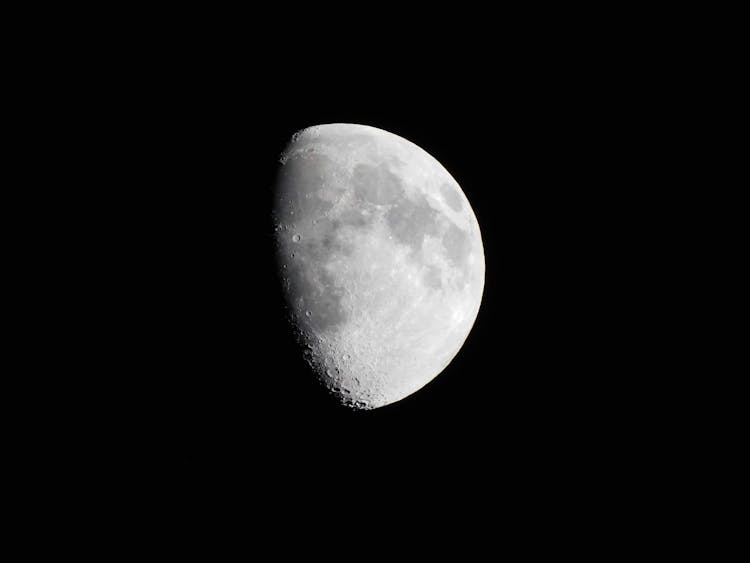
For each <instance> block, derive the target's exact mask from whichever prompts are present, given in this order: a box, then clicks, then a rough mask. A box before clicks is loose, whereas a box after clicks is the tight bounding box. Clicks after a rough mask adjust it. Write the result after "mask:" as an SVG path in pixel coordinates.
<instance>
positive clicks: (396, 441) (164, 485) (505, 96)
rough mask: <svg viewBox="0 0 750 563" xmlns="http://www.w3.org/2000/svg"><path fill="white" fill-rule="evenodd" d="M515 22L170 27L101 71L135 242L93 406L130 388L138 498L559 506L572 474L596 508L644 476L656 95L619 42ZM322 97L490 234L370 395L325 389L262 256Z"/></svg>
mask: <svg viewBox="0 0 750 563" xmlns="http://www.w3.org/2000/svg"><path fill="white" fill-rule="evenodd" d="M522 35H523V34H520V33H519V34H516V35H514V36H512V37H513V39H514V40H513V41H511V40H509V39H507V38H506V39H498V40H497V42H495V43H494V44H493V40H490V39H487V41H488V43H485V44H480V45H478V46H477V47H476V49H475V50H470V49H461V50H457V49H453V48H452V45H453V44H451V43H450V42H439V43H440V45H443V46H442V47H436V46H435V45H432V46H431V47H429V48H427V47H425V44H420V43H419V41H416V42H415V43H416V44H415V45H410V46H409V47H408V51H406V52H407V53H409V56H403V55H399V53H402V51H401V50H400V49H399V50H395V49H393V50H382V51H378V50H377V49H376V50H367V51H360V50H357V49H354V50H353V52H352V53H349V54H348V56H347V57H343V56H342V57H334V58H333V59H330V58H329V59H325V58H321V56H320V53H319V52H316V51H313V50H309V49H308V50H306V49H303V48H299V49H297V48H295V47H290V48H287V49H284V50H278V51H277V50H274V49H273V48H270V47H268V45H264V44H262V42H259V43H257V44H253V49H252V50H251V51H252V53H253V55H252V56H251V57H249V58H247V59H243V58H242V57H236V56H234V57H230V56H227V57H223V56H222V53H229V52H230V49H227V51H222V50H221V49H218V54H217V53H216V52H215V51H212V53H213V54H212V55H211V56H205V53H204V51H203V50H202V49H198V48H196V49H195V50H194V51H187V52H185V51H180V53H181V56H180V57H175V56H173V53H172V51H170V49H165V50H159V51H158V55H157V54H154V53H149V55H148V56H147V57H145V59H144V60H146V61H147V62H144V64H143V66H142V67H140V68H138V69H137V73H136V74H137V76H138V80H135V81H130V80H120V79H118V77H113V78H112V79H111V83H108V84H107V85H105V86H103V88H104V89H105V90H106V91H114V90H116V93H117V94H116V97H114V98H113V100H116V102H115V101H113V102H112V105H111V106H110V107H108V108H107V114H106V115H107V116H111V117H108V118H107V119H108V120H107V121H106V122H105V125H106V126H107V127H114V128H116V129H117V130H121V131H122V140H121V142H120V143H118V144H117V145H116V148H114V147H113V149H112V152H117V155H116V162H117V165H116V166H117V168H116V170H117V174H116V176H117V178H118V180H119V181H118V182H117V187H116V189H115V190H114V194H115V195H114V197H113V198H111V199H110V198H108V201H112V202H113V203H110V205H111V216H112V217H113V218H114V217H116V218H117V220H118V221H121V223H118V224H120V225H122V227H121V232H120V233H119V235H118V240H117V243H116V248H117V251H118V252H119V254H118V255H119V256H123V257H124V258H125V260H123V265H122V266H119V267H118V266H115V268H114V270H113V271H112V272H111V275H112V277H113V279H116V282H117V284H118V287H119V288H121V289H120V290H119V291H118V292H117V300H118V311H119V313H118V314H119V315H121V317H122V324H121V330H120V331H119V332H118V335H119V336H118V337H117V338H116V340H117V349H118V352H117V355H116V356H115V358H116V360H115V364H116V365H115V368H114V370H113V371H114V374H115V375H114V377H113V378H112V380H111V381H114V383H113V384H111V385H110V382H111V381H109V380H108V383H107V384H106V389H107V393H108V394H107V397H108V399H106V400H104V401H102V402H101V408H102V409H104V410H106V409H108V408H109V407H110V406H112V407H118V408H119V407H123V406H124V408H123V409H122V410H121V411H119V410H118V412H122V413H123V414H122V415H120V416H119V422H118V424H119V433H118V436H119V438H118V439H119V440H120V441H119V442H117V443H118V444H123V446H124V447H121V448H115V449H116V450H117V451H118V453H117V454H116V459H115V461H114V463H115V464H120V465H122V466H123V467H127V468H128V469H127V471H128V475H130V476H131V477H132V480H133V482H143V483H146V485H147V489H148V490H149V491H152V492H153V493H152V500H156V501H158V500H159V499H169V500H168V501H167V500H165V502H166V503H167V504H169V505H170V506H171V507H172V509H175V508H176V509H177V512H183V513H186V514H189V513H191V511H192V510H196V508H195V507H196V506H198V505H199V504H200V503H202V502H209V503H215V502H219V503H223V504H224V505H225V510H228V511H230V512H231V511H234V510H236V511H240V512H242V511H243V510H251V509H250V508H248V507H251V506H253V507H256V508H257V507H258V506H262V507H263V510H264V511H265V514H267V515H268V518H274V517H279V518H281V517H283V516H284V514H285V513H286V512H285V511H286V510H287V509H288V507H289V506H290V505H291V504H293V505H294V506H295V507H296V508H295V510H302V511H303V512H304V514H305V515H306V517H309V518H313V519H314V518H315V517H316V516H315V514H316V510H317V508H316V507H319V506H323V505H325V506H330V505H336V506H341V507H349V508H351V510H355V508H356V507H368V506H386V507H391V508H392V509H393V511H395V512H396V513H400V512H401V511H407V513H408V511H409V510H410V507H413V506H417V505H418V506H420V507H421V508H425V507H426V508H427V509H428V511H429V509H430V507H434V508H435V510H436V511H438V513H439V511H440V510H441V509H442V508H441V507H444V506H445V505H446V504H447V503H449V502H459V503H479V504H480V505H482V506H486V507H487V508H488V509H489V510H492V509H493V507H494V508H497V507H499V506H508V505H512V506H514V507H515V508H514V512H513V514H512V515H510V516H512V518H511V520H513V521H516V522H522V521H523V519H524V518H525V517H530V515H531V514H533V513H534V511H535V508H534V507H536V506H541V505H543V506H545V510H546V511H548V513H549V514H550V515H551V517H555V516H559V517H564V513H565V512H566V511H568V510H570V509H571V507H572V506H577V503H580V502H582V500H581V499H582V498H584V497H585V498H586V499H587V501H586V502H587V503H588V504H587V506H588V507H589V509H590V510H593V511H594V512H595V511H596V510H598V509H597V506H598V504H599V503H604V504H606V503H608V502H611V501H612V498H613V495H616V496H618V497H620V498H622V497H626V496H627V495H628V494H630V493H634V492H635V491H636V490H637V488H638V482H639V481H638V479H639V475H641V474H642V473H641V472H642V471H643V467H642V465H640V463H641V460H642V459H643V458H642V456H636V457H634V456H632V455H630V453H631V452H632V451H633V449H634V448H638V451H639V452H640V453H641V454H642V453H643V452H644V448H646V450H649V449H653V450H655V449H657V448H658V447H660V446H659V444H660V440H659V439H658V438H654V436H649V438H648V439H647V440H646V439H644V437H645V436H646V434H647V432H648V430H647V426H648V421H650V420H653V416H654V415H653V413H652V411H651V407H652V401H656V400H657V399H655V398H654V399H652V397H655V396H656V393H655V392H654V391H655V390H654V388H653V383H652V382H651V380H650V379H649V378H648V376H647V373H648V369H651V368H652V367H653V366H644V364H643V363H641V361H642V357H643V356H642V353H641V352H639V353H638V354H636V353H635V351H636V350H638V351H642V350H643V349H644V348H648V347H650V346H654V345H655V343H654V341H653V340H648V339H646V338H645V337H642V336H640V333H639V331H638V330H637V323H638V319H637V318H634V315H637V313H634V311H635V310H636V309H637V306H638V298H639V297H638V296H639V292H640V288H641V287H642V286H643V284H645V283H647V282H648V280H647V278H644V277H643V275H642V274H641V273H640V272H639V273H634V271H633V270H631V269H629V268H628V267H627V264H628V263H629V262H630V261H631V260H632V259H633V257H632V256H631V255H630V254H629V252H630V251H629V250H628V245H629V244H630V243H632V241H633V240H636V239H638V237H639V236H640V234H639V221H642V220H643V219H642V218H636V217H634V216H633V215H632V213H631V210H632V209H633V206H634V205H640V206H641V208H640V211H643V208H642V205H643V201H647V199H648V185H649V184H648V181H646V180H644V177H643V174H642V171H643V168H644V164H643V163H644V162H646V161H648V159H650V158H653V156H652V153H651V152H650V151H649V149H648V147H646V148H644V144H643V143H638V142H635V138H636V137H637V135H638V132H639V127H640V126H641V120H642V115H643V114H642V110H643V104H644V102H643V96H644V95H645V94H644V92H643V91H642V90H640V89H639V88H640V87H639V86H637V85H634V84H633V83H629V82H628V81H627V80H623V78H622V76H623V74H622V69H623V64H624V63H623V62H622V60H621V58H620V57H621V54H620V53H619V51H618V49H617V48H616V46H614V47H613V48H611V49H608V50H606V51H601V52H600V51H597V50H595V49H594V50H592V49H591V48H590V44H586V43H585V42H584V44H582V45H580V46H579V45H577V43H576V41H573V40H571V41H570V42H568V43H566V44H565V45H566V48H565V49H564V50H561V49H558V48H557V47H558V44H557V43H556V42H555V41H554V40H552V41H549V42H546V43H540V42H538V41H530V42H529V43H528V44H525V43H523V41H524V40H525V36H522ZM334 43H335V42H334ZM342 44H344V45H345V44H346V42H343V43H342ZM519 45H523V47H522V48H521V47H519ZM266 47H268V52H266V51H265V49H266ZM579 47H580V48H579ZM506 48H507V49H506ZM340 49H343V47H340ZM344 50H345V49H344ZM613 68H614V69H618V71H617V72H611V69H613ZM649 103H651V102H649ZM331 122H350V123H361V124H366V125H371V126H375V127H379V128H382V129H385V130H387V131H391V132H393V133H396V134H398V135H400V136H402V137H404V138H406V139H409V140H411V141H413V142H414V143H416V144H417V145H419V146H421V147H422V148H424V149H425V150H426V151H428V152H429V153H430V154H432V155H433V156H434V157H435V158H437V159H438V160H439V161H440V162H441V163H442V164H443V165H444V166H445V167H446V168H447V169H448V171H449V172H450V173H451V174H452V175H453V176H454V177H455V178H456V180H457V181H458V183H459V184H460V186H461V187H462V189H463V190H464V192H465V194H466V196H467V197H468V199H469V201H470V203H471V205H472V207H473V209H474V212H475V214H476V216H477V219H478V221H479V225H480V228H481V231H482V237H483V243H484V250H485V259H486V280H485V290H484V297H483V302H482V306H481V309H480V311H479V316H478V318H477V321H476V324H475V326H474V328H473V330H472V332H471V333H470V335H469V337H468V339H467V341H466V343H465V345H464V346H463V348H462V349H461V351H460V352H459V354H458V355H457V356H456V358H455V359H454V360H453V362H452V363H451V364H450V365H449V366H448V367H447V368H446V369H445V371H444V372H443V373H442V374H441V375H440V376H439V377H437V378H436V379H435V380H433V381H432V382H431V383H430V384H428V385H427V386H426V387H425V388H423V389H422V390H420V391H419V392H417V393H415V394H414V395H412V396H410V397H408V398H406V399H404V400H402V401H400V402H398V403H395V404H393V405H389V406H387V407H383V408H380V409H376V410H374V411H370V412H352V411H348V410H346V409H344V408H342V407H339V406H337V405H336V404H334V403H332V402H331V401H330V400H329V399H328V398H327V397H326V396H325V395H324V394H323V393H322V391H321V390H320V389H319V388H318V387H317V384H316V383H315V382H314V380H313V378H312V377H311V375H310V374H309V373H308V372H307V371H306V368H305V365H304V363H303V361H302V359H301V356H300V354H299V353H298V351H297V350H296V349H295V348H294V346H293V345H292V342H291V339H290V335H289V332H288V330H287V327H286V326H285V325H284V321H283V315H282V310H281V304H280V301H279V294H278V284H277V281H276V278H275V273H274V270H273V265H272V258H273V257H272V240H271V226H270V216H269V206H270V195H271V189H272V184H273V178H274V174H275V171H276V163H277V158H278V155H279V153H280V152H281V150H282V149H283V148H284V145H285V143H286V142H287V141H288V139H289V138H290V136H291V135H292V134H293V133H294V132H295V131H297V130H299V129H302V128H304V127H307V126H310V125H314V124H319V123H331ZM656 134H657V135H658V131H657V133H656ZM122 141H124V142H122ZM634 202H637V203H634ZM646 213H648V211H647V210H646ZM639 217H642V215H641V216H639ZM103 219H104V221H106V220H107V216H105V217H103ZM646 368H648V369H646ZM615 485H616V486H615ZM269 498H270V499H271V500H266V499H269ZM290 503H291V504H290ZM459 514H460V512H459ZM454 516H455V514H454ZM510 516H509V513H508V512H507V511H506V512H505V513H504V518H508V517H510Z"/></svg>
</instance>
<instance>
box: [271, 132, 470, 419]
mask: <svg viewBox="0 0 750 563" xmlns="http://www.w3.org/2000/svg"><path fill="white" fill-rule="evenodd" d="M273 219H274V240H275V244H276V256H277V260H278V268H279V273H280V278H281V283H282V288H283V293H284V297H285V300H286V304H287V310H288V315H289V319H290V321H291V326H292V328H293V330H294V331H295V334H296V336H297V340H298V342H299V344H300V345H301V346H302V348H303V353H304V357H305V359H306V361H307V362H308V364H309V365H310V366H311V368H312V369H313V372H314V373H315V374H316V375H317V377H318V378H319V379H320V381H321V382H322V383H323V384H324V385H325V387H326V388H327V389H328V390H329V391H330V392H331V393H332V395H333V396H334V397H336V398H337V399H338V400H339V401H340V402H341V403H342V404H343V405H345V406H348V407H350V408H353V409H357V410H368V409H374V408H379V407H382V406H384V405H388V404H391V403H394V402H396V401H399V400H401V399H403V398H404V397H407V396H409V395H411V394H412V393H414V392H415V391H417V390H419V389H421V388H422V387H424V386H425V385H426V384H427V383H429V382H430V381H431V380H432V379H434V378H435V377H436V376H437V375H438V374H439V373H440V372H441V371H443V369H445V367H446V366H447V365H448V364H449V363H450V362H451V360H452V359H453V358H454V357H455V356H456V354H457V353H458V351H459V350H460V349H461V347H462V346H463V343H464V342H465V340H466V338H467V336H468V335H469V332H470V331H471V328H472V326H473V325H474V321H475V319H476V316H477V313H478V311H479V307H480V304H481V300H482V292H483V290H484V271H485V264H484V248H483V246H482V237H481V233H480V230H479V224H478V223H477V219H476V217H475V215H474V212H473V210H472V208H471V205H470V204H469V201H468V200H467V198H466V196H465V195H464V193H463V191H462V190H461V188H460V187H459V185H458V183H457V182H456V180H454V179H453V177H452V176H451V175H450V174H449V173H448V171H447V170H446V169H445V168H444V167H443V166H442V165H441V164H440V163H439V162H438V161H437V160H436V159H435V158H433V157H432V156H431V155H429V154H428V153H427V152H426V151H424V150H423V149H421V148H420V147H418V146H417V145H415V144H414V143H411V142H409V141H407V140H406V139H403V138H402V137H399V136H398V135H395V134H393V133H389V132H387V131H384V130H382V129H377V128H375V127H369V126H366V125H355V124H348V123H333V124H325V125H316V126H313V127H309V128H307V129H304V130H302V131H299V132H298V133H296V134H295V135H294V136H293V137H292V139H291V141H290V142H289V144H288V145H287V147H286V149H285V150H284V152H283V153H282V155H281V158H280V167H279V171H278V176H277V179H276V184H275V187H274V206H273Z"/></svg>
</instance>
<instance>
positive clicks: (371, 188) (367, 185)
mask: <svg viewBox="0 0 750 563" xmlns="http://www.w3.org/2000/svg"><path fill="white" fill-rule="evenodd" d="M352 183H353V185H354V192H355V193H356V194H357V197H358V198H359V199H361V200H363V201H366V202H369V203H374V204H375V205H385V204H387V203H391V202H392V201H394V200H395V199H396V198H397V197H398V196H399V195H400V194H401V193H402V192H403V188H402V187H401V181H400V180H399V179H398V176H396V175H395V174H394V173H393V172H391V171H390V170H389V169H388V167H387V166H384V165H381V166H371V165H369V164H358V165H357V166H355V167H354V174H353V177H352Z"/></svg>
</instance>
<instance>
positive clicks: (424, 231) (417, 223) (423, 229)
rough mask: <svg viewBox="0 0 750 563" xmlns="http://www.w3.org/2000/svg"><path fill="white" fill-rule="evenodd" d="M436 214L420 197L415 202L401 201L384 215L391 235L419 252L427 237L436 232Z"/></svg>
mask: <svg viewBox="0 0 750 563" xmlns="http://www.w3.org/2000/svg"><path fill="white" fill-rule="evenodd" d="M437 216H438V214H437V212H436V211H435V210H434V209H433V208H432V207H430V205H429V204H428V203H427V200H426V199H425V198H424V196H422V195H418V196H417V200H416V201H412V200H410V199H402V200H401V201H399V202H398V203H397V204H395V205H394V206H393V207H391V208H390V209H389V210H388V212H387V213H386V221H387V222H388V226H389V227H390V230H391V233H392V234H393V236H394V237H395V238H396V240H397V241H399V242H400V243H402V244H405V245H407V246H410V247H411V248H412V250H413V251H414V252H419V251H420V250H421V248H422V243H423V242H424V237H425V236H427V235H436V234H437V232H438V224H437Z"/></svg>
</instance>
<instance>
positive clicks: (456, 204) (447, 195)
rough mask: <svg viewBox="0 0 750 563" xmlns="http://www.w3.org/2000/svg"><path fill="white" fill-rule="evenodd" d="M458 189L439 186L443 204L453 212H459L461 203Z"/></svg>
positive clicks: (445, 185) (449, 186) (450, 186)
mask: <svg viewBox="0 0 750 563" xmlns="http://www.w3.org/2000/svg"><path fill="white" fill-rule="evenodd" d="M457 189H458V188H456V187H455V186H452V185H451V184H443V185H442V186H440V194H441V195H442V196H443V199H444V200H445V203H446V204H447V205H448V207H450V208H451V209H452V210H453V211H461V208H462V207H463V203H462V202H461V196H460V195H458V191H457Z"/></svg>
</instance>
